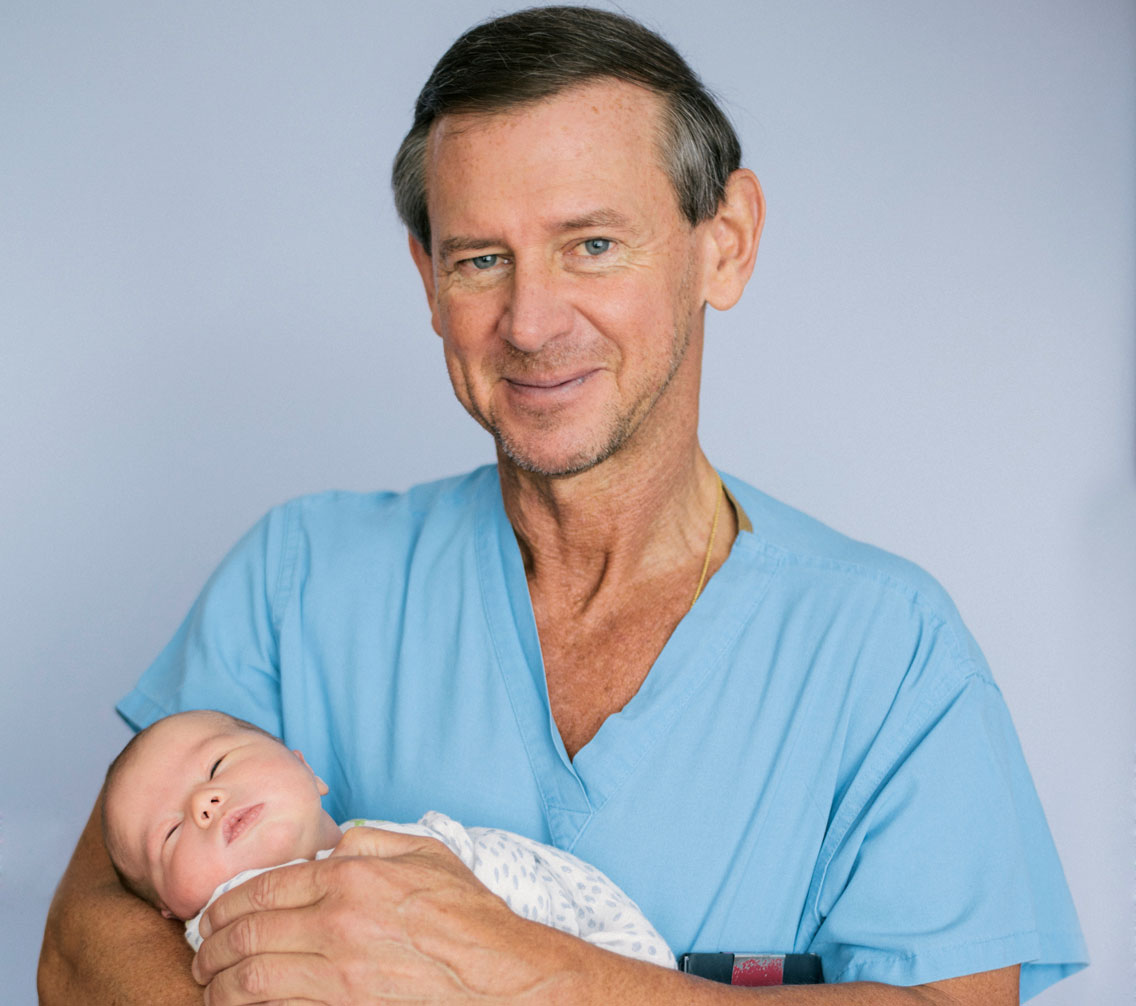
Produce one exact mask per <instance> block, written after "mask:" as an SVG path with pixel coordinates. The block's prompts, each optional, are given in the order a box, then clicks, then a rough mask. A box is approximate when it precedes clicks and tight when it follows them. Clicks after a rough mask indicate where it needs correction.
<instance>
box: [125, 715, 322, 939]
mask: <svg viewBox="0 0 1136 1006" xmlns="http://www.w3.org/2000/svg"><path fill="white" fill-rule="evenodd" d="M326 792H327V786H326V784H325V783H324V782H323V780H322V779H320V778H319V776H317V775H316V774H315V773H314V772H313V771H312V770H311V768H309V767H308V763H307V762H306V761H304V756H303V755H302V754H300V752H299V751H289V750H288V748H286V747H285V746H284V745H283V744H282V743H281V742H280V741H279V740H277V739H276V738H275V737H273V736H272V735H271V734H268V733H265V732H264V731H263V730H261V729H260V728H259V727H255V726H253V725H252V724H251V723H245V722H244V721H243V720H238V719H234V718H233V717H231V716H227V715H225V714H224V713H218V712H212V711H208V710H202V711H199V712H188V713H178V714H177V715H175V716H168V717H166V718H165V719H163V720H159V721H158V722H157V723H154V724H153V725H152V726H150V727H147V728H146V729H145V730H143V731H142V732H141V733H139V734H138V735H137V736H136V737H135V738H134V739H133V740H131V742H130V743H129V744H128V745H127V746H126V747H125V748H124V749H123V750H122V753H121V754H120V755H119V756H118V757H117V758H116V759H115V760H114V762H112V764H111V767H110V769H109V770H108V771H107V778H106V786H105V789H104V796H103V838H104V840H105V842H106V847H107V852H108V853H109V854H110V857H111V861H112V862H113V863H114V866H115V869H116V870H117V871H118V874H119V877H120V878H121V879H122V882H123V885H124V886H125V887H126V888H127V889H128V890H131V891H133V892H134V893H135V894H137V895H139V896H140V897H142V898H145V899H146V900H147V901H149V902H151V903H152V904H154V905H156V906H157V907H158V908H160V909H161V910H162V913H163V914H164V915H166V916H167V917H176V918H179V919H189V918H192V917H193V916H194V915H196V914H197V913H198V912H199V911H201V909H202V908H203V907H204V905H205V903H206V902H207V901H208V900H209V896H210V895H211V894H212V893H213V891H214V889H215V888H216V887H217V885H218V884H220V883H221V882H222V881H225V880H228V879H229V878H230V877H232V876H234V875H235V874H237V873H240V872H241V871H242V870H250V869H255V868H257V867H264V866H276V865H278V864H280V863H286V862H288V861H289V860H292V859H301V858H304V859H310V858H311V857H312V856H314V855H315V854H316V852H318V851H319V850H320V849H327V848H330V847H332V846H334V845H335V843H336V842H337V841H338V840H339V837H340V831H339V828H338V827H336V824H335V821H334V820H333V819H332V818H331V816H330V815H329V814H327V813H326V812H325V811H324V809H323V807H322V805H321V803H320V797H321V796H322V795H323V794H325V793H326Z"/></svg>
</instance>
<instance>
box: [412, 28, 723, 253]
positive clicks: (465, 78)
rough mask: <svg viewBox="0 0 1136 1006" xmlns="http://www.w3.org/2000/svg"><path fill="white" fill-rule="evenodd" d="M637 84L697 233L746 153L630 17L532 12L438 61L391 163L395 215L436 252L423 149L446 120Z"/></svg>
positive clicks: (668, 53)
mask: <svg viewBox="0 0 1136 1006" xmlns="http://www.w3.org/2000/svg"><path fill="white" fill-rule="evenodd" d="M605 78H608V79H615V80H622V81H626V82H628V83H631V84H637V85H639V86H640V87H644V88H646V89H647V90H649V91H651V92H653V93H654V94H657V95H658V96H659V97H660V98H661V99H662V101H663V136H662V137H661V142H660V151H661V154H662V161H663V168H664V170H665V171H666V172H667V175H668V176H669V177H670V180H671V184H672V185H673V186H674V189H675V194H676V195H677V197H678V203H679V209H680V210H681V212H682V214H683V215H684V216H685V217H686V219H687V220H688V221H690V224H691V226H693V225H695V224H697V223H700V222H701V221H703V220H708V219H710V218H711V217H713V216H714V214H715V213H717V211H718V206H719V205H720V203H721V201H722V198H723V195H724V194H725V189H726V181H727V179H728V178H729V177H730V175H731V173H732V172H734V171H736V170H737V168H738V166H739V165H740V163H741V145H740V144H739V142H738V137H737V134H736V133H735V132H734V129H733V127H732V126H731V125H730V122H729V120H728V119H727V118H726V116H725V114H724V113H723V112H722V110H721V108H719V107H718V104H717V103H716V102H715V100H714V98H713V97H712V96H711V94H710V92H709V91H708V90H707V89H706V88H705V86H704V85H703V84H702V81H701V80H699V79H698V76H697V75H696V74H695V73H694V71H693V70H691V68H690V67H689V66H688V65H687V63H686V61H685V60H684V59H683V58H682V57H681V56H680V55H679V54H678V53H677V52H676V51H675V49H674V47H673V46H672V45H671V44H670V43H669V42H667V41H666V40H665V39H663V38H661V37H660V36H659V35H657V34H655V33H654V32H653V31H650V30H649V29H647V28H645V27H644V26H643V25H641V24H639V22H638V21H634V20H632V19H631V18H629V17H624V16H622V15H620V14H612V13H610V12H608V11H602V10H596V9H595V8H592V7H531V8H528V9H527V10H520V11H517V12H516V13H513V14H507V15H505V16H504V17H499V18H496V19H494V20H492V21H487V22H485V23H483V24H479V25H477V26H475V27H473V28H471V29H470V30H469V31H467V32H466V33H465V34H464V35H462V36H461V38H459V39H458V40H457V41H456V42H455V43H454V44H453V45H452V46H450V48H449V49H448V50H447V51H446V53H445V55H443V56H442V58H441V59H440V60H438V63H437V65H436V66H435V67H434V71H433V73H431V74H430V79H429V80H427V81H426V84H425V86H424V87H423V88H422V91H421V92H420V93H419V95H418V100H417V102H416V103H415V106H414V124H413V125H412V126H411V127H410V132H408V133H407V134H406V137H405V139H404V140H403V141H402V146H400V147H399V150H398V153H397V154H396V155H395V159H394V169H393V171H392V173H391V186H392V188H393V189H394V201H395V206H396V208H397V209H398V215H399V216H400V217H401V218H402V222H403V223H404V224H405V225H406V226H407V228H408V229H409V231H410V233H411V234H412V235H413V236H414V237H415V238H416V239H417V240H418V241H419V242H421V244H422V246H423V247H424V248H425V249H426V250H427V251H429V250H430V217H429V213H428V210H427V205H426V143H427V140H428V138H429V134H430V127H431V126H432V125H433V124H434V122H435V121H436V120H437V119H439V118H441V117H442V116H443V115H454V114H462V113H483V114H492V113H497V112H503V111H506V110H508V109H511V108H515V107H517V106H520V105H525V104H531V103H533V102H536V101H540V100H541V99H543V98H548V97H551V96H552V95H555V94H559V93H560V92H562V91H565V90H568V89H570V88H573V87H581V86H583V85H585V84H589V83H592V82H594V81H596V80H602V79H605Z"/></svg>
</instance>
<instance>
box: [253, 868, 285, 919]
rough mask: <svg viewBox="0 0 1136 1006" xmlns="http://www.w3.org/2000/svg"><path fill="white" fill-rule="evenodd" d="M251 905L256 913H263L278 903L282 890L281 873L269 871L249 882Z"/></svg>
mask: <svg viewBox="0 0 1136 1006" xmlns="http://www.w3.org/2000/svg"><path fill="white" fill-rule="evenodd" d="M249 884H250V886H249V892H248V893H249V903H250V905H251V907H252V908H253V910H254V911H258V912H263V911H265V910H267V909H269V908H272V907H273V906H274V904H275V903H276V897H277V892H278V891H279V889H280V871H279V870H269V871H268V872H267V873H262V874H260V875H259V876H257V877H253V878H252V880H251V881H250V882H249Z"/></svg>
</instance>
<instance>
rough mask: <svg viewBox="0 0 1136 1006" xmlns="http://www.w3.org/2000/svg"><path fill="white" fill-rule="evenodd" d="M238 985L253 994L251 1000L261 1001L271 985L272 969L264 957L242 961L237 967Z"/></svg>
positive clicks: (245, 991) (249, 994) (242, 990)
mask: <svg viewBox="0 0 1136 1006" xmlns="http://www.w3.org/2000/svg"><path fill="white" fill-rule="evenodd" d="M236 972H237V974H236V979H237V987H238V988H239V989H240V990H241V992H243V993H245V994H247V995H248V996H251V997H252V998H251V999H249V1002H260V1001H261V1000H262V999H263V998H264V996H265V995H266V994H267V992H268V990H269V988H270V987H271V981H272V970H271V968H270V967H269V965H268V964H267V963H266V962H265V961H264V959H263V958H259V957H254V958H252V959H251V960H246V961H242V962H241V963H240V964H238V965H237V967H236Z"/></svg>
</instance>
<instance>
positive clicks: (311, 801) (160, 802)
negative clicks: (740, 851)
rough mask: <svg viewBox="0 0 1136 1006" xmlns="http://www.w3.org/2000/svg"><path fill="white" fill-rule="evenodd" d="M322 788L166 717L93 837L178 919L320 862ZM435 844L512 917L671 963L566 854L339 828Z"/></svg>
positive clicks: (108, 800) (328, 834)
mask: <svg viewBox="0 0 1136 1006" xmlns="http://www.w3.org/2000/svg"><path fill="white" fill-rule="evenodd" d="M327 791H328V788H327V785H326V784H325V783H324V781H323V780H322V779H320V778H319V776H317V775H316V774H315V772H313V771H312V769H311V768H310V767H309V766H308V763H307V762H306V761H305V760H304V756H303V755H302V754H300V752H299V751H289V750H288V748H286V747H285V746H284V744H283V743H282V742H281V741H279V740H277V739H276V738H275V737H273V736H272V735H271V734H268V733H265V732H264V731H263V730H261V729H260V728H259V727H256V726H253V725H252V724H251V723H246V722H244V721H243V720H238V719H234V718H233V717H231V716H227V715H225V714H224V713H218V712H212V711H209V710H202V711H197V712H187V713H178V714H177V715H174V716H168V717H166V718H165V719H162V720H158V722H157V723H154V724H153V725H151V726H149V727H147V728H146V729H145V730H143V731H142V732H141V733H139V734H138V735H137V736H136V737H134V738H133V739H132V740H131V741H130V743H129V744H127V745H126V747H125V748H123V750H122V753H121V754H119V756H118V757H117V758H116V759H115V760H114V761H113V762H112V763H111V766H110V769H109V770H108V771H107V778H106V786H105V791H104V799H103V838H104V841H105V842H106V847H107V852H108V853H109V855H110V858H111V862H112V863H113V864H114V868H115V870H116V872H117V873H118V876H119V879H120V880H121V881H122V885H123V886H124V887H125V888H126V889H127V890H129V891H132V892H133V893H135V894H137V895H138V896H139V897H141V898H143V899H144V900H146V901H148V902H150V903H151V904H152V905H154V906H155V907H157V908H159V909H160V910H161V912H162V914H163V915H164V916H166V917H167V918H177V919H184V920H189V921H187V923H186V938H187V939H188V940H189V942H190V944H191V945H192V946H193V948H194V949H195V950H196V949H197V947H198V946H199V945H200V943H201V939H200V936H199V935H198V933H197V923H198V920H199V918H200V915H201V913H202V912H203V911H204V910H205V908H206V907H207V906H208V905H209V904H210V903H211V902H212V900H213V899H214V898H215V897H217V896H219V895H220V894H221V893H223V891H226V890H229V889H230V888H231V887H234V886H236V884H237V883H241V882H243V881H244V880H247V879H249V877H251V876H254V875H255V874H256V873H260V872H262V871H263V870H265V869H270V868H272V867H274V866H282V865H285V864H288V863H291V862H295V861H296V860H302V859H313V858H317V857H320V856H325V855H327V854H329V853H330V851H331V849H332V848H333V847H334V846H335V845H336V843H337V842H338V841H339V839H340V837H341V836H342V829H341V828H340V827H339V826H338V825H337V824H336V823H335V821H334V820H333V819H332V818H331V816H330V815H329V814H328V813H327V812H326V811H325V810H324V809H323V805H322V803H321V802H320V798H321V797H322V796H323V795H324V794H326V793H327ZM357 825H365V826H367V827H375V828H385V829H389V830H392V831H399V832H403V833H406V834H412V835H423V836H426V837H429V838H436V839H438V840H439V841H441V842H442V843H443V844H445V845H446V846H447V847H448V848H449V849H450V850H451V851H452V852H453V853H454V854H455V855H457V856H458V858H459V859H461V860H462V862H463V863H465V865H466V866H467V867H469V868H470V869H471V870H472V871H473V873H474V875H475V876H476V877H477V878H478V879H479V880H480V881H481V882H482V883H483V884H485V886H486V887H488V888H489V889H490V890H491V891H493V893H494V894H496V895H498V896H499V897H500V898H502V899H503V900H504V901H505V902H506V904H508V906H509V907H510V908H511V909H512V910H513V911H514V912H516V913H517V914H519V915H522V916H524V917H525V918H527V919H531V920H533V921H535V922H542V923H544V924H546V925H551V926H555V927H556V928H557V929H562V930H564V931H565V932H568V933H571V934H572V935H574V936H579V937H580V938H581V939H585V940H587V941H588V942H589V943H594V944H596V945H597V946H602V947H606V948H607V949H608V950H613V951H615V952H616V953H621V954H625V955H626V956H628V957H636V958H638V959H640V960H644V961H648V962H650V963H654V964H661V965H663V966H665V967H674V964H675V961H674V956H673V955H672V954H671V951H670V949H669V948H668V947H667V945H666V943H665V942H664V941H663V939H662V937H661V936H660V935H659V934H658V933H657V932H656V931H655V929H654V927H652V926H651V924H650V923H649V922H648V921H647V920H646V918H644V917H643V914H642V913H641V912H640V911H639V909H638V908H637V907H636V905H635V903H634V902H633V901H632V900H631V899H630V898H629V897H627V895H626V894H624V893H623V892H622V891H621V890H620V889H619V888H618V887H616V886H615V884H613V883H612V882H611V881H610V880H609V879H608V878H607V877H605V876H604V875H603V874H602V873H600V871H599V870H597V869H595V868H594V867H592V866H589V865H588V864H586V863H584V862H582V861H581V860H579V859H577V858H576V857H575V856H572V855H570V854H569V853H566V852H563V851H561V850H560V849H556V848H553V847H552V846H548V845H542V844H541V843H539V842H534V841H532V840H531V839H527V838H524V837H523V836H521V835H514V834H512V833H510V832H506V831H498V830H497V829H494V828H468V829H467V828H463V827H462V826H461V825H459V824H458V823H457V822H456V821H452V820H450V818H448V817H446V816H445V815H443V814H438V813H429V814H426V815H425V816H424V817H423V818H422V820H421V821H419V822H418V824H414V825H409V824H392V823H390V822H386V821H348V822H347V823H346V824H345V825H344V826H343V827H344V828H348V827H354V826H357Z"/></svg>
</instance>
